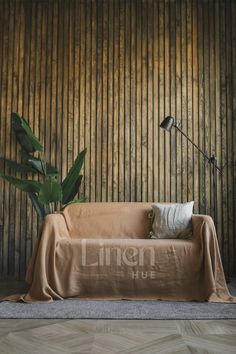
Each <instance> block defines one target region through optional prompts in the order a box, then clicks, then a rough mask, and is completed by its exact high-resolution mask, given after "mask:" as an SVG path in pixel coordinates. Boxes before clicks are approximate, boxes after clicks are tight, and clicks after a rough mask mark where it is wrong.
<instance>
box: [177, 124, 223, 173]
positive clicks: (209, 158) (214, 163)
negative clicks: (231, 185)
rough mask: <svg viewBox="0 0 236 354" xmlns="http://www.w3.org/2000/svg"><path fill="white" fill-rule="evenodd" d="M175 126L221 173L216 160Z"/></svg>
mask: <svg viewBox="0 0 236 354" xmlns="http://www.w3.org/2000/svg"><path fill="white" fill-rule="evenodd" d="M173 126H174V127H175V128H176V129H177V130H178V131H179V132H180V133H181V134H182V135H183V136H185V138H186V139H187V140H188V141H189V142H190V143H191V144H192V145H193V146H194V147H195V148H196V149H197V150H198V151H199V152H200V153H201V154H202V155H203V156H204V158H205V159H206V160H207V161H208V162H210V163H211V164H213V166H214V167H215V168H216V169H217V170H218V171H219V172H220V173H221V172H222V171H221V169H220V168H219V167H218V166H217V165H216V159H215V157H214V156H211V157H209V156H208V155H207V154H206V153H205V152H204V151H202V150H201V149H200V148H199V147H198V146H197V145H196V144H195V143H194V142H193V141H192V140H191V139H190V138H189V137H188V136H187V135H186V134H185V133H184V132H183V131H182V130H181V129H180V128H179V127H178V126H177V125H176V124H173Z"/></svg>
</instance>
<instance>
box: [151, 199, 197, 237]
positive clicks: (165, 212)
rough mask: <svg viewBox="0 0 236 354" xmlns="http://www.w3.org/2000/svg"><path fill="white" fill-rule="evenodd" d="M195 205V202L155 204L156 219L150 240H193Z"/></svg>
mask: <svg viewBox="0 0 236 354" xmlns="http://www.w3.org/2000/svg"><path fill="white" fill-rule="evenodd" d="M193 204H194V202H189V203H156V204H153V205H152V208H153V214H154V215H153V216H154V219H153V224H152V232H150V238H182V239H189V238H191V237H192V214H193Z"/></svg>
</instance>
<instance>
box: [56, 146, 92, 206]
mask: <svg viewBox="0 0 236 354" xmlns="http://www.w3.org/2000/svg"><path fill="white" fill-rule="evenodd" d="M86 152H87V149H86V148H85V149H84V150H83V151H81V152H80V153H79V155H78V156H77V158H76V160H75V162H74V164H73V166H72V167H71V169H70V171H69V173H68V175H67V177H66V178H65V179H64V181H63V182H62V193H63V199H62V202H63V204H66V203H68V202H69V201H70V200H72V199H73V198H74V197H75V195H76V193H77V192H78V188H75V186H76V185H77V184H78V182H79V174H80V171H81V168H82V166H83V163H84V159H85V155H86Z"/></svg>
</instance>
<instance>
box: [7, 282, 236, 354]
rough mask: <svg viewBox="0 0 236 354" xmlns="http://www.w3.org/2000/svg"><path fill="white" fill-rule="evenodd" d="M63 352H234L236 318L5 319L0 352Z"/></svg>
mask: <svg viewBox="0 0 236 354" xmlns="http://www.w3.org/2000/svg"><path fill="white" fill-rule="evenodd" d="M1 284H2V289H3V288H5V291H3V290H2V294H3V293H6V283H5V285H4V286H3V283H1ZM11 287H12V285H11ZM0 293H1V292H0ZM60 353H68V354H69V353H70V354H72V353H73V354H77V353H78V354H85V353H93V354H112V353H120V354H121V353H122V354H131V353H133V354H158V353H168V354H174V353H180V354H185V353H194V354H195V353H204V354H205V353H206V354H207V353H219V354H230V353H234V354H235V353H236V321H232V320H230V321H225V320H221V321H219V320H218V321H197V320H194V321H193V320H191V321H189V320H183V321H180V320H177V321H163V320H162V321H154V320H152V321H140V320H139V321H136V320H132V321H131V320H129V321H115V320H69V321H67V320H0V354H60Z"/></svg>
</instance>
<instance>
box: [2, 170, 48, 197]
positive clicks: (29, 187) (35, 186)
mask: <svg viewBox="0 0 236 354" xmlns="http://www.w3.org/2000/svg"><path fill="white" fill-rule="evenodd" d="M0 177H2V178H3V179H5V180H6V181H8V182H9V183H11V184H13V185H14V186H15V187H16V188H18V189H20V190H22V191H24V192H29V193H38V192H39V191H40V188H41V185H42V183H40V182H38V181H32V180H28V179H19V178H16V177H12V176H4V175H3V174H2V173H0Z"/></svg>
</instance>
